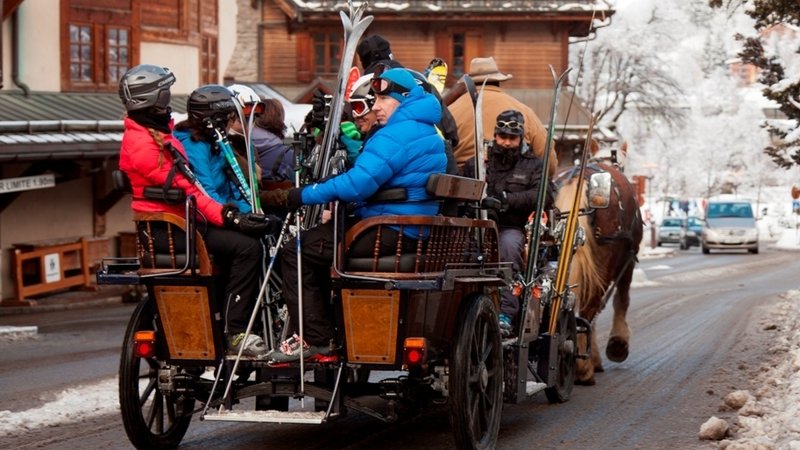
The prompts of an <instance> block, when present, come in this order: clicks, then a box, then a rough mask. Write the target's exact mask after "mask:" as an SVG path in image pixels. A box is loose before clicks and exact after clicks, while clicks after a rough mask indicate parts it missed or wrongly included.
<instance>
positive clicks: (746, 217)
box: [702, 201, 758, 253]
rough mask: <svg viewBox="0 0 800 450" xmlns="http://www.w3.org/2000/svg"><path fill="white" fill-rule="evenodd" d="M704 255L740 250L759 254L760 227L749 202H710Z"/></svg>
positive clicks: (703, 240)
mask: <svg viewBox="0 0 800 450" xmlns="http://www.w3.org/2000/svg"><path fill="white" fill-rule="evenodd" d="M702 248H703V253H709V251H710V250H712V249H715V250H722V249H740V250H747V251H749V252H750V253H758V227H757V226H756V219H755V216H754V215H753V207H752V206H751V205H750V203H748V202H737V201H724V202H723V201H719V202H710V203H709V204H708V208H707V209H706V223H705V227H704V228H703V239H702Z"/></svg>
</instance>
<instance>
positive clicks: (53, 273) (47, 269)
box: [44, 253, 61, 283]
mask: <svg viewBox="0 0 800 450" xmlns="http://www.w3.org/2000/svg"><path fill="white" fill-rule="evenodd" d="M60 279H61V264H60V263H59V259H58V253H50V254H49V255H44V282H45V283H55V282H56V281H59V280H60Z"/></svg>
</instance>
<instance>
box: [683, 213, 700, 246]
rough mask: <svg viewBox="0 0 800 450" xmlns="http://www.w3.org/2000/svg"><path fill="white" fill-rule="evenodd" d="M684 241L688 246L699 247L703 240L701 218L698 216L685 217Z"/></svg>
mask: <svg viewBox="0 0 800 450" xmlns="http://www.w3.org/2000/svg"><path fill="white" fill-rule="evenodd" d="M686 224H687V230H686V241H687V242H688V244H689V247H699V246H700V243H701V242H702V241H703V219H701V218H699V217H688V218H687V219H686Z"/></svg>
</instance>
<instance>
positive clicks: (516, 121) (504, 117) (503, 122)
mask: <svg viewBox="0 0 800 450" xmlns="http://www.w3.org/2000/svg"><path fill="white" fill-rule="evenodd" d="M524 131H525V116H523V115H522V113H521V112H519V111H517V110H516V109H507V110H505V111H503V112H501V113H500V114H498V115H497V123H495V125H494V134H506V135H510V136H522V135H523V134H524Z"/></svg>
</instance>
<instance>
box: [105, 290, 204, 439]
mask: <svg viewBox="0 0 800 450" xmlns="http://www.w3.org/2000/svg"><path fill="white" fill-rule="evenodd" d="M153 308H154V305H153V303H152V301H151V300H149V299H146V300H144V301H142V302H141V303H139V305H138V306H137V307H136V309H135V310H134V311H133V316H131V320H130V322H129V323H128V329H127V330H126V331H125V340H124V342H123V343H122V357H121V359H120V365H119V403H120V410H121V412H122V423H123V424H124V425H125V432H126V433H127V434H128V439H129V440H130V441H131V443H132V444H133V445H134V446H135V447H136V448H155V449H168V448H175V447H177V446H178V444H180V442H181V440H182V439H183V436H184V435H185V434H186V429H187V428H188V427H189V422H191V420H192V410H193V409H194V398H186V397H182V396H178V395H177V394H164V393H162V392H161V391H160V390H159V389H158V369H159V367H160V363H159V361H158V360H157V359H156V358H139V357H136V356H134V353H133V336H134V333H135V332H136V331H138V330H148V329H149V330H152V329H154V327H153V321H154V320H155V314H154V312H153Z"/></svg>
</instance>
